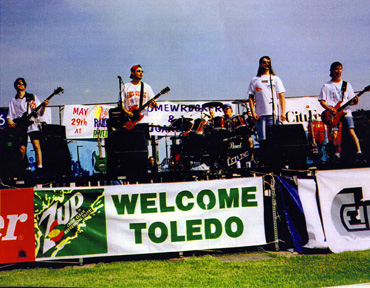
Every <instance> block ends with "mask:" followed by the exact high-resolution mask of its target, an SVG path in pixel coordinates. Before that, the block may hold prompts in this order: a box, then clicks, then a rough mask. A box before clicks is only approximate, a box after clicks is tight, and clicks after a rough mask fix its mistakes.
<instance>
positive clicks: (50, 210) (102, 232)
mask: <svg viewBox="0 0 370 288" xmlns="http://www.w3.org/2000/svg"><path fill="white" fill-rule="evenodd" d="M34 206H35V207H34V211H35V212H34V213H35V238H36V252H35V253H36V260H42V259H46V258H76V256H78V257H80V256H86V257H91V256H93V255H99V254H105V253H107V241H106V239H107V238H106V225H105V224H106V220H105V206H104V189H102V188H100V189H72V188H70V189H65V190H61V189H55V190H50V189H49V190H35V191H34Z"/></svg>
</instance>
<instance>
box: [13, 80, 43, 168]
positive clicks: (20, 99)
mask: <svg viewBox="0 0 370 288" xmlns="http://www.w3.org/2000/svg"><path fill="white" fill-rule="evenodd" d="M26 87H27V83H26V81H25V80H24V79H23V78H18V79H16V80H15V81H14V88H15V90H16V91H17V94H16V95H15V97H14V98H13V99H12V100H11V101H10V103H9V113H8V116H7V121H8V126H9V127H10V128H13V129H15V130H14V131H13V132H14V134H15V135H16V136H17V137H18V138H19V145H20V146H19V151H20V156H21V159H22V163H24V165H25V168H26V169H28V170H30V166H29V163H28V160H27V157H26V151H27V150H26V147H27V141H28V136H29V137H30V139H31V142H32V145H33V148H34V150H35V154H36V162H37V173H38V174H39V175H40V173H41V171H42V153H41V147H40V139H41V131H40V129H39V126H38V125H37V124H36V123H33V124H31V125H30V126H28V128H27V127H25V128H24V127H21V126H22V125H21V123H18V122H17V121H16V119H21V118H22V116H24V115H27V114H29V113H31V112H32V109H34V108H36V107H37V106H39V105H40V104H41V102H40V100H39V98H38V97H37V96H36V95H34V94H30V93H27V92H26ZM42 104H43V107H42V108H41V109H40V110H39V111H38V112H37V115H38V116H42V115H44V113H45V106H46V105H48V104H49V100H45V101H44V102H43V103H42ZM13 120H14V121H13ZM16 122H17V123H18V124H17V123H16Z"/></svg>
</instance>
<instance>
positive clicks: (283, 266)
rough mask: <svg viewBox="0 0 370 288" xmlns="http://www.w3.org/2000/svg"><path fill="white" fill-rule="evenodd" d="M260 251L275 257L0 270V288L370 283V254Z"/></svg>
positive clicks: (204, 258) (216, 256) (202, 258)
mask: <svg viewBox="0 0 370 288" xmlns="http://www.w3.org/2000/svg"><path fill="white" fill-rule="evenodd" d="M261 253H264V254H265V255H269V256H270V257H271V258H269V259H264V260H247V261H238V262H226V261H222V257H221V255H213V256H212V255H205V256H198V257H189V258H183V259H177V260H174V259H167V260H141V261H121V262H111V263H97V264H96V265H93V264H89V265H85V266H67V267H64V268H58V269H56V268H32V269H14V270H7V271H4V270H0V286H33V287H35V286H39V287H53V286H54V287H56V286H57V287H325V286H335V285H345V284H354V283H364V282H370V251H359V252H345V253H339V254H325V255H297V256H290V257H287V256H281V255H280V256H279V255H278V254H275V253H268V252H260V253H258V254H261ZM254 254H256V253H254ZM258 254H256V255H258ZM251 255H252V256H253V253H252V254H251ZM228 256H230V255H228ZM236 256H240V255H236ZM229 258H230V257H228V259H229ZM239 258H240V257H239Z"/></svg>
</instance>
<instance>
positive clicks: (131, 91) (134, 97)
mask: <svg viewBox="0 0 370 288" xmlns="http://www.w3.org/2000/svg"><path fill="white" fill-rule="evenodd" d="M140 92H141V83H140V84H138V85H133V84H132V83H131V82H129V83H125V85H124V86H123V104H124V106H125V108H126V109H127V110H130V108H131V107H132V106H134V105H137V106H139V105H140ZM154 96H155V95H154V92H153V90H152V87H150V85H149V84H147V83H144V93H143V105H144V104H145V103H147V102H148V101H149V100H150V99H152V98H153V97H154ZM118 100H119V101H120V100H121V99H118ZM141 112H142V114H144V115H147V114H148V111H147V109H144V110H143V111H141Z"/></svg>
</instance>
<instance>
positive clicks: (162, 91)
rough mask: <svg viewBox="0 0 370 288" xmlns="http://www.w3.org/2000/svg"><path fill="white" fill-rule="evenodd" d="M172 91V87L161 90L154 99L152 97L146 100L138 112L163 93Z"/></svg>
mask: <svg viewBox="0 0 370 288" xmlns="http://www.w3.org/2000/svg"><path fill="white" fill-rule="evenodd" d="M169 91H170V88H169V87H166V88H164V89H162V90H161V92H159V93H158V94H157V95H155V96H154V97H153V98H152V99H150V100H149V101H148V102H146V103H145V104H144V105H143V106H141V107H140V108H139V109H138V110H137V112H141V111H143V110H144V109H145V108H146V107H148V105H149V104H150V101H152V100H155V99H157V98H158V97H159V96H161V95H163V94H166V93H168V92H169Z"/></svg>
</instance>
